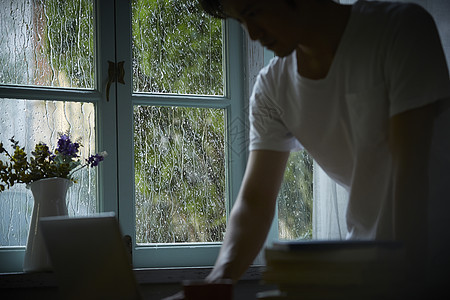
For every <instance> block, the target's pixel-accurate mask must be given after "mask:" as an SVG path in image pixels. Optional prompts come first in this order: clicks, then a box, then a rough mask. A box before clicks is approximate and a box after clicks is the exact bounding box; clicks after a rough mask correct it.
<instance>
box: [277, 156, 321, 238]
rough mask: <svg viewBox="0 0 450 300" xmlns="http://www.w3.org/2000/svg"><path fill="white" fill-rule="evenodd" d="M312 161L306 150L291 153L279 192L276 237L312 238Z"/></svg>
mask: <svg viewBox="0 0 450 300" xmlns="http://www.w3.org/2000/svg"><path fill="white" fill-rule="evenodd" d="M312 213H313V160H312V158H311V157H310V156H309V155H308V153H307V152H306V150H302V151H298V152H292V153H291V155H290V157H289V160H288V163H287V167H286V171H285V174H284V180H283V183H282V186H281V189H280V193H279V194H278V237H279V239H282V240H296V239H312V232H313V229H312Z"/></svg>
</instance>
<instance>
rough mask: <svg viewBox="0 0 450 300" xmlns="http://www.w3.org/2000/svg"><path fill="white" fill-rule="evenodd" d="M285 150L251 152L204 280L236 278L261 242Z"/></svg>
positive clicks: (269, 221) (273, 201) (265, 234)
mask: <svg viewBox="0 0 450 300" xmlns="http://www.w3.org/2000/svg"><path fill="white" fill-rule="evenodd" d="M288 157H289V152H276V151H267V150H257V151H252V152H251V153H250V156H249V160H248V163H247V169H246V171H245V175H244V179H243V181H242V185H241V189H240V191H239V195H238V197H237V199H236V203H235V205H234V207H233V209H232V211H231V215H230V219H229V222H228V225H227V232H226V235H225V240H224V242H223V245H222V248H221V250H220V253H219V257H218V258H217V261H216V264H215V266H214V269H213V271H212V272H211V273H210V274H209V276H208V277H207V278H206V281H208V282H214V281H217V280H219V279H223V278H228V279H232V280H233V281H236V280H238V279H239V278H240V277H241V275H242V274H243V273H244V272H245V271H246V270H247V268H248V267H249V265H250V264H251V263H252V262H253V260H254V259H255V257H256V256H257V254H258V252H259V251H260V249H261V247H262V246H263V244H264V241H265V239H266V236H267V233H268V231H269V229H270V225H271V223H272V220H273V216H274V212H275V204H276V198H277V195H278V191H279V188H280V185H281V182H282V180H283V175H284V170H285V167H286V162H287V159H288Z"/></svg>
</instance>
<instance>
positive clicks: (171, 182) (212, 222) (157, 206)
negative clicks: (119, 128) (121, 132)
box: [134, 106, 226, 244]
mask: <svg viewBox="0 0 450 300" xmlns="http://www.w3.org/2000/svg"><path fill="white" fill-rule="evenodd" d="M224 112H225V111H224V110H223V109H210V108H186V107H155V106H135V107H134V168H135V199H136V241H137V243H138V244H148V243H197V242H220V241H222V240H223V235H224V232H225V224H226V205H225V186H226V185H225V146H224V142H225V121H224Z"/></svg>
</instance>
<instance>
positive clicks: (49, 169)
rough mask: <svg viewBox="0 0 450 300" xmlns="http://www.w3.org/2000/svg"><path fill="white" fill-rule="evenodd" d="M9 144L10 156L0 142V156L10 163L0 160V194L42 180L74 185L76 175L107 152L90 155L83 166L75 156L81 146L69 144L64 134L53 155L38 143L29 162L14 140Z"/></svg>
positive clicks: (96, 162) (97, 162)
mask: <svg viewBox="0 0 450 300" xmlns="http://www.w3.org/2000/svg"><path fill="white" fill-rule="evenodd" d="M10 141H11V143H12V145H11V147H12V148H13V150H14V152H13V153H12V154H10V153H9V152H8V151H7V150H6V149H5V148H4V146H3V143H1V142H0V154H2V153H4V154H5V155H6V157H7V158H8V159H9V162H4V161H2V160H0V192H2V191H4V190H5V189H6V188H10V187H12V186H13V185H14V184H16V183H25V184H27V185H28V184H31V183H33V182H35V181H37V180H40V179H44V178H55V177H57V178H66V179H69V180H70V181H72V182H76V180H75V179H74V178H73V174H74V173H75V172H76V171H78V170H80V169H82V168H84V167H86V166H91V167H95V166H97V165H98V164H99V163H100V162H101V161H103V159H104V157H105V156H106V152H102V153H99V154H94V155H91V156H90V157H89V158H87V159H86V160H85V162H84V164H83V163H82V161H81V159H80V158H79V157H80V156H79V155H78V151H79V148H80V146H81V144H80V143H77V142H72V141H71V140H70V138H69V136H68V135H67V134H61V135H60V137H59V140H58V147H57V148H56V149H55V150H54V151H53V152H51V151H50V149H49V148H48V146H47V145H46V144H44V143H38V144H36V146H35V148H34V151H33V152H31V154H32V156H33V157H31V158H30V160H28V159H27V154H26V153H25V148H24V147H20V146H19V143H18V142H17V141H15V140H14V137H13V138H11V139H10Z"/></svg>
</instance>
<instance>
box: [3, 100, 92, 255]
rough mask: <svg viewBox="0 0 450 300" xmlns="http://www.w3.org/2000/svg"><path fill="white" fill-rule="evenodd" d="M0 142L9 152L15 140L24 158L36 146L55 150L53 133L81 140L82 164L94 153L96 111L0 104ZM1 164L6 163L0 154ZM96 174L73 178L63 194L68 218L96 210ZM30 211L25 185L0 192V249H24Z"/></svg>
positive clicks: (87, 106)
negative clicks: (4, 247)
mask: <svg viewBox="0 0 450 300" xmlns="http://www.w3.org/2000/svg"><path fill="white" fill-rule="evenodd" d="M0 107H1V108H2V109H1V110H0V142H2V143H3V145H4V147H5V149H7V150H8V151H9V150H11V148H9V145H10V144H11V143H10V141H9V139H10V138H11V137H13V136H14V139H15V140H16V141H19V143H20V146H22V147H25V151H26V153H28V155H30V154H31V151H32V150H34V146H35V145H36V143H38V142H44V143H46V144H47V145H48V146H49V148H50V149H52V150H53V149H55V148H56V146H57V145H56V143H57V140H58V133H68V134H69V135H70V137H71V138H72V139H73V140H78V139H79V140H80V142H81V144H82V145H83V147H81V148H80V154H81V159H85V158H87V157H88V156H89V155H91V154H93V153H95V152H96V149H95V109H94V104H92V103H79V102H60V101H34V100H16V99H0ZM0 159H1V160H3V161H7V159H6V157H5V156H4V155H3V154H1V155H0ZM96 178H97V177H96V168H84V169H82V170H81V171H79V172H78V173H77V176H76V179H77V180H78V183H76V184H73V185H72V186H71V187H70V189H69V191H68V193H67V202H68V204H67V206H68V210H69V215H87V214H91V213H94V212H96V210H97V197H96V196H97V187H96V186H97V185H96ZM32 209H33V197H32V195H31V191H30V190H28V189H26V187H25V185H24V184H17V185H14V186H13V187H12V188H11V189H9V190H6V191H4V192H0V246H24V245H26V238H27V235H28V227H29V222H30V221H31V213H32Z"/></svg>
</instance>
